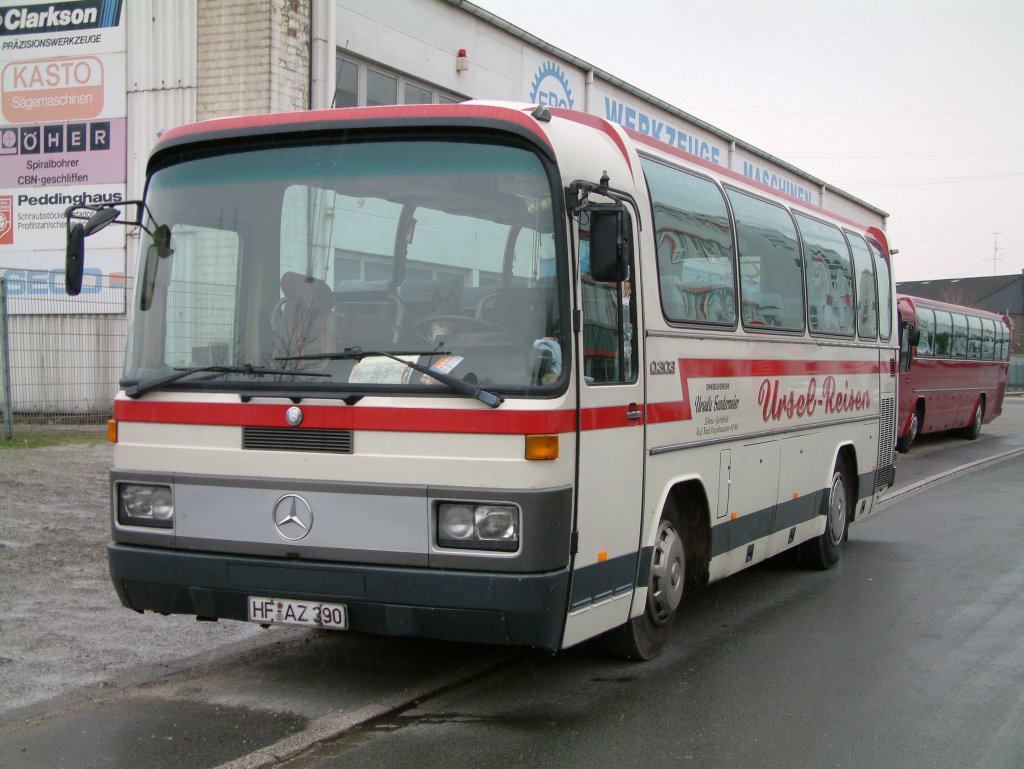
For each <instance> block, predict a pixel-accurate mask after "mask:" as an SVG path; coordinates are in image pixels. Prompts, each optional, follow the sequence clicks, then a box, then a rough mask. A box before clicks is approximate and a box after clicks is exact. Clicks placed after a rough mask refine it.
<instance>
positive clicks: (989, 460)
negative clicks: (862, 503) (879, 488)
mask: <svg viewBox="0 0 1024 769" xmlns="http://www.w3.org/2000/svg"><path fill="white" fill-rule="evenodd" d="M1019 454H1024V447H1021V448H1017V449H1010V450H1009V451H1004V452H1002V453H1000V454H993V455H992V456H990V457H984V458H983V459H976V460H974V461H973V462H968V463H967V464H964V465H960V466H959V467H954V468H952V469H950V470H944V471H943V472H941V473H936V474H935V475H931V476H929V477H927V478H925V479H923V480H920V481H917V482H916V483H912V484H910V485H909V486H906V487H905V488H902V489H899V490H898V491H893V492H890V493H888V494H883V495H882V498H881V499H880V500H879V501H878V508H879V510H881V509H882V508H883V507H888V506H889V505H891V504H893V503H894V502H897V501H899V500H900V499H903V498H904V497H907V496H910V495H912V494H916V493H917V492H919V491H922V490H923V489H925V488H926V487H928V486H931V485H933V484H935V483H940V482H942V481H946V480H949V479H950V478H953V477H954V476H957V475H961V474H962V473H969V472H971V471H972V470H977V469H979V468H981V467H984V466H985V465H992V464H996V463H997V462H1003V461H1005V460H1007V459H1012V458H1013V457H1015V456H1018V455H1019Z"/></svg>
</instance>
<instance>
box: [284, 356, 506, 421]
mask: <svg viewBox="0 0 1024 769" xmlns="http://www.w3.org/2000/svg"><path fill="white" fill-rule="evenodd" d="M450 354H451V353H449V352H448V351H446V350H394V351H391V352H385V351H384V350H364V349H363V348H361V347H346V348H345V349H344V350H341V351H340V352H323V353H314V354H310V355H294V356H291V357H288V358H274V360H280V361H289V360H362V359H363V358H372V357H375V356H378V355H379V356H382V357H384V358H391V360H394V361H398V362H399V363H404V364H405V365H406V366H408V367H409V368H411V369H412V370H413V371H418V372H419V373H421V374H425V375H426V376H428V377H430V378H431V379H436V380H437V381H438V382H440V383H441V384H443V385H447V386H448V387H449V388H451V389H452V390H454V391H455V392H457V393H459V395H465V396H466V397H468V398H476V399H477V400H478V401H480V402H481V403H483V404H485V405H487V406H490V407H491V408H492V409H496V408H498V406H500V405H501V404H502V403H504V402H505V399H504V398H502V397H501V396H500V395H498V394H497V393H492V392H491V391H490V390H484V389H482V388H480V387H477V386H476V385H473V384H470V383H469V382H466V381H464V380H462V379H459V378H458V377H454V376H452V375H451V374H446V373H444V372H443V371H437V370H436V369H432V368H428V367H427V366H421V365H420V364H419V363H414V362H413V361H408V360H405V359H404V358H399V357H398V356H399V355H417V356H419V355H450Z"/></svg>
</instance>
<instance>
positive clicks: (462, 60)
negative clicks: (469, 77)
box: [455, 48, 469, 72]
mask: <svg viewBox="0 0 1024 769" xmlns="http://www.w3.org/2000/svg"><path fill="white" fill-rule="evenodd" d="M468 69H469V57H468V56H466V49H465V48H460V49H459V52H458V53H457V54H456V55H455V71H456V72H466V71H467V70H468Z"/></svg>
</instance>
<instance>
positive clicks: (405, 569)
mask: <svg viewBox="0 0 1024 769" xmlns="http://www.w3.org/2000/svg"><path fill="white" fill-rule="evenodd" d="M147 180H148V181H147V184H146V192H145V202H144V203H143V202H141V201H140V202H134V203H127V204H123V205H120V207H119V208H118V209H116V210H112V209H110V208H108V207H104V206H102V205H100V206H92V207H90V206H85V207H79V208H77V209H74V210H70V211H69V214H68V219H69V233H68V244H69V246H68V284H69V291H71V292H74V291H75V289H76V279H77V275H76V273H80V270H81V264H82V258H83V238H84V236H85V235H87V234H90V233H91V232H93V231H96V230H97V229H98V228H99V227H101V226H104V224H107V223H109V221H110V220H111V219H112V218H114V217H115V216H118V214H117V210H119V211H120V212H121V213H120V218H121V221H122V222H128V223H132V224H137V225H138V226H139V227H140V228H141V229H142V230H143V233H144V234H143V235H142V238H141V248H140V252H139V269H138V278H137V285H136V287H135V295H134V299H133V302H132V311H131V326H130V334H129V339H128V344H127V355H126V361H125V368H124V377H123V379H122V380H121V391H120V392H119V393H118V395H117V398H116V402H115V409H114V415H115V424H114V425H113V428H114V429H116V446H115V449H114V467H113V469H112V471H111V476H110V479H111V492H112V498H113V504H112V507H113V542H112V543H111V544H110V546H109V550H108V555H109V564H110V571H111V575H112V578H113V582H114V584H115V586H116V589H117V592H118V594H119V596H120V598H121V600H122V602H123V603H124V604H125V605H126V606H128V607H130V608H133V609H135V610H137V611H155V612H160V613H186V614H194V615H197V616H199V617H201V618H205V619H217V618H230V619H237V620H248V621H254V622H259V623H262V624H267V625H269V624H274V623H290V624H307V625H313V626H318V627H331V628H350V629H352V630H357V631H366V632H371V633H382V634H396V635H418V636H426V637H434V638H442V639H458V640H465V641H477V642H491V643H505V644H522V645H530V646H535V647H540V648H544V649H549V650H558V649H561V648H564V647H568V646H571V645H573V644H576V643H578V642H580V641H583V640H584V639H587V638H591V637H594V636H597V635H599V634H608V638H609V643H610V644H611V645H612V647H613V648H615V649H616V650H617V651H619V652H621V653H623V654H625V655H626V656H631V657H640V658H646V657H649V656H651V655H652V654H654V653H655V652H656V651H657V650H658V648H659V647H660V646H661V645H662V643H663V642H664V640H665V638H666V635H667V633H668V630H669V627H670V624H671V621H672V618H673V616H674V615H675V613H676V610H677V607H678V606H679V603H680V600H681V598H682V596H683V594H684V592H685V591H686V590H689V589H691V588H695V587H698V586H700V585H703V584H707V583H708V582H710V581H715V580H718V579H721V578H723V577H725V576H727V575H729V574H732V573H734V572H737V571H740V570H741V569H744V568H746V567H748V566H750V565H752V564H756V563H758V562H760V561H762V560H764V559H765V558H768V557H770V556H772V555H775V554H777V553H780V552H782V551H784V550H787V549H789V548H799V549H800V553H801V555H802V557H803V558H804V559H805V560H806V561H807V562H808V563H810V564H812V565H814V566H816V567H819V568H827V567H828V566H830V565H831V564H833V563H835V561H836V560H837V559H838V558H839V556H840V553H841V550H842V547H843V543H844V540H845V538H846V536H847V527H848V525H849V523H850V522H851V521H853V520H854V519H857V518H861V517H864V516H866V515H868V514H870V513H871V512H872V510H873V507H874V505H875V503H876V501H877V499H878V495H879V494H880V492H881V490H883V489H885V488H887V487H888V486H889V485H890V484H891V479H892V462H893V450H892V447H893V442H894V427H895V398H896V378H895V369H896V356H897V348H896V342H895V335H894V334H893V323H894V318H895V309H894V303H893V296H894V293H893V283H892V274H891V267H890V260H889V255H888V250H887V245H886V240H885V237H884V235H883V233H882V232H881V231H879V230H878V229H875V228H872V227H864V226H860V225H858V224H857V223H856V222H854V221H850V220H848V219H845V218H842V217H840V216H837V215H833V214H830V213H829V212H827V211H825V210H823V209H820V208H816V207H814V206H811V205H808V204H806V203H805V202H803V201H800V200H798V199H797V198H795V197H787V196H784V195H782V194H780V193H779V192H777V191H775V190H772V189H771V188H769V187H768V186H766V185H761V184H758V183H755V182H753V181H751V180H749V179H747V178H745V177H744V176H742V175H740V174H738V173H733V172H730V171H727V170H724V169H723V168H721V167H719V166H716V165H713V164H711V163H707V162H703V161H701V160H699V159H697V158H695V157H694V156H691V155H688V154H686V153H683V152H682V151H679V150H674V149H673V148H672V147H670V146H667V145H664V144H661V143H659V142H656V141H654V140H652V139H650V138H648V137H645V136H643V135H641V134H639V133H636V132H632V131H628V130H626V129H623V128H621V127H618V126H616V125H613V124H611V123H609V122H606V121H604V120H602V119H599V118H596V117H593V116H590V115H586V114H582V113H578V112H571V111H566V110H559V109H548V108H545V107H534V106H533V105H530V106H523V105H499V104H488V103H473V102H469V103H465V104H460V105H443V106H442V105H432V106H431V105H426V106H415V107H379V108H365V109H351V110H331V111H321V112H307V113H301V114H278V115H270V116H263V117H247V118H231V119H223V120H214V121H210V122H205V123H200V124H197V125H190V126H186V127H183V128H179V129H176V130H172V131H169V132H167V133H165V134H164V135H163V136H162V137H161V139H160V141H159V144H158V145H157V147H156V148H155V149H154V151H153V153H152V155H151V157H150V160H149V165H148V174H147Z"/></svg>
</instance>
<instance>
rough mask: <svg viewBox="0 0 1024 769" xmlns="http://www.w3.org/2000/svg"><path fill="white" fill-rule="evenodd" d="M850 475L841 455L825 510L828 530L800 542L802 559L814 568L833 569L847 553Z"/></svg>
mask: <svg viewBox="0 0 1024 769" xmlns="http://www.w3.org/2000/svg"><path fill="white" fill-rule="evenodd" d="M847 475H848V471H847V469H846V463H845V462H844V461H843V459H842V457H840V458H839V459H837V460H836V466H835V469H833V470H832V484H831V486H829V490H828V507H827V508H826V511H825V531H824V532H822V534H821V536H819V537H815V538H814V539H811V540H808V541H807V542H804V543H803V544H802V545H800V552H799V555H800V561H801V562H802V563H804V564H806V565H807V566H809V567H811V568H812V569H820V570H825V569H831V568H832V567H833V566H835V565H836V564H837V563H838V562H839V558H840V556H842V554H843V543H844V542H845V541H846V538H847V534H848V532H849V527H850V508H851V506H852V503H853V494H852V491H851V488H850V481H849V478H848V477H847Z"/></svg>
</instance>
